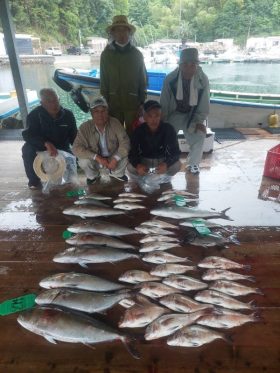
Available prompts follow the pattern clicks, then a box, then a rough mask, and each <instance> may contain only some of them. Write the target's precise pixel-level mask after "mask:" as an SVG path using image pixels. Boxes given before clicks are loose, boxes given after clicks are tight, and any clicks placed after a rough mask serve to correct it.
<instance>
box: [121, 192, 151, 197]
mask: <svg viewBox="0 0 280 373" xmlns="http://www.w3.org/2000/svg"><path fill="white" fill-rule="evenodd" d="M119 197H124V198H127V197H128V198H146V197H147V196H146V195H145V194H141V193H128V192H127V193H120V194H119Z"/></svg>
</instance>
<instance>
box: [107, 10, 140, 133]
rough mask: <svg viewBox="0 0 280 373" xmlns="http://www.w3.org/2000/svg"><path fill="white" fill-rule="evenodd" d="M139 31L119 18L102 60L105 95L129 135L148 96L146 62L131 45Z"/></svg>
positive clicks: (111, 113) (125, 19)
mask: <svg viewBox="0 0 280 373" xmlns="http://www.w3.org/2000/svg"><path fill="white" fill-rule="evenodd" d="M135 31H136V29H135V27H134V26H133V25H130V24H129V23H128V20H127V17H126V16H124V15H119V16H115V17H114V18H113V22H112V24H111V25H110V26H108V27H107V32H108V34H109V44H108V45H107V46H106V48H105V49H104V51H103V52H102V54H101V59H100V92H101V95H102V96H104V97H105V99H106V100H107V102H108V105H109V114H110V116H112V117H115V118H117V119H118V120H119V121H120V122H121V123H122V124H124V125H125V128H126V131H127V133H128V134H129V135H131V133H132V124H133V122H134V121H135V119H137V118H138V115H139V110H140V108H141V105H142V104H143V103H144V101H145V99H146V93H147V92H146V90H147V73H146V68H145V64H144V58H143V55H142V53H141V52H140V51H139V50H138V49H137V48H136V47H135V46H133V45H132V43H131V37H132V35H133V34H134V32H135Z"/></svg>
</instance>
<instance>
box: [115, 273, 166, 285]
mask: <svg viewBox="0 0 280 373" xmlns="http://www.w3.org/2000/svg"><path fill="white" fill-rule="evenodd" d="M158 280H161V278H160V277H158V276H153V275H151V274H150V273H149V272H145V271H140V270H137V269H131V270H128V271H126V272H124V273H123V274H122V275H121V276H120V277H119V281H123V282H128V283H130V284H138V283H140V282H146V281H158Z"/></svg>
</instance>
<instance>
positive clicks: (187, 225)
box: [179, 219, 229, 231]
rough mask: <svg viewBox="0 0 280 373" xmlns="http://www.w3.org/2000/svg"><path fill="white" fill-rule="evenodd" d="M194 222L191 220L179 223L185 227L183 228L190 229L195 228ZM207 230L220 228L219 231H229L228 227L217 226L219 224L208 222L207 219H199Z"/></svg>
mask: <svg viewBox="0 0 280 373" xmlns="http://www.w3.org/2000/svg"><path fill="white" fill-rule="evenodd" d="M192 220H194V219H190V220H184V221H182V222H180V223H179V225H181V226H183V227H189V228H194V226H193V223H192ZM199 220H200V221H201V222H202V223H203V224H204V225H205V226H206V227H207V228H219V229H223V230H225V231H229V230H228V229H227V228H226V227H224V226H222V225H221V224H217V223H214V222H211V221H209V220H206V219H199Z"/></svg>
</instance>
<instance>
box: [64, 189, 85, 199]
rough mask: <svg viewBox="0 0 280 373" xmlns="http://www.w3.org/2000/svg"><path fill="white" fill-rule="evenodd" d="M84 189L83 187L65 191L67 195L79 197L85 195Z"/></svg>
mask: <svg viewBox="0 0 280 373" xmlns="http://www.w3.org/2000/svg"><path fill="white" fill-rule="evenodd" d="M85 195H86V191H85V190H84V189H77V190H71V191H70V192H67V193H66V196H67V197H79V196H85Z"/></svg>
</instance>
